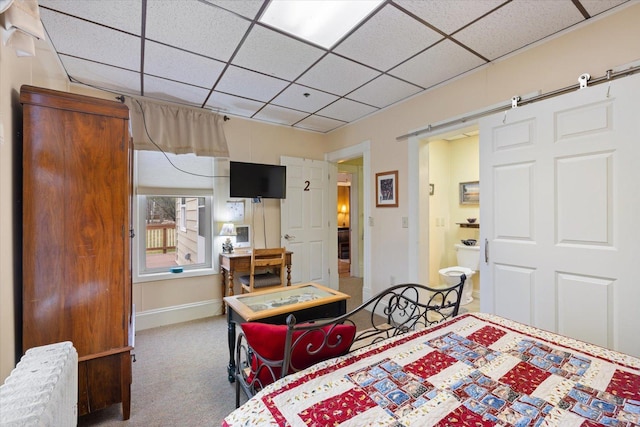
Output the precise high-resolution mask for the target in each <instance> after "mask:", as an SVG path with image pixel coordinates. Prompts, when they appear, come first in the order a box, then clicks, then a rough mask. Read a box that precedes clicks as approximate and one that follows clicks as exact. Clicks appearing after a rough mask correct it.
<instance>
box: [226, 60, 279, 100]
mask: <svg viewBox="0 0 640 427" xmlns="http://www.w3.org/2000/svg"><path fill="white" fill-rule="evenodd" d="M287 85H288V83H287V82H286V81H284V80H279V79H275V78H273V77H269V76H265V75H264V74H259V73H255V72H253V71H249V70H245V69H244V68H238V67H234V66H231V67H229V68H228V69H227V71H226V72H225V73H224V75H223V76H222V79H220V82H219V83H218V85H217V86H216V87H215V89H216V90H217V91H220V92H225V93H228V94H230V95H239V96H242V97H245V98H250V99H255V100H257V101H269V100H270V99H271V98H273V97H274V96H276V95H277V94H278V93H279V92H280V91H281V90H282V89H284V88H285V87H287Z"/></svg>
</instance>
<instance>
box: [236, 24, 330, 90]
mask: <svg viewBox="0 0 640 427" xmlns="http://www.w3.org/2000/svg"><path fill="white" fill-rule="evenodd" d="M324 54H325V52H324V51H323V50H321V49H318V48H316V47H313V46H311V45H308V44H306V43H302V42H300V41H298V40H295V39H293V38H291V37H288V36H285V35H282V34H279V33H277V32H275V31H272V30H269V29H267V28H264V27H262V26H259V25H256V26H255V27H254V28H253V30H252V31H251V33H250V34H249V36H248V37H247V39H246V40H245V41H244V43H243V44H242V47H241V48H240V50H239V51H238V53H237V54H236V56H235V58H234V59H233V62H232V63H233V64H235V65H239V66H242V67H245V68H249V69H252V70H256V71H260V72H262V73H265V74H268V75H271V76H274V77H280V78H283V79H288V80H294V79H295V78H296V77H298V76H299V75H300V74H302V73H303V72H304V71H305V70H306V69H307V68H309V67H310V66H311V65H312V64H313V63H314V62H316V61H317V60H318V59H320V57H321V56H322V55H324Z"/></svg>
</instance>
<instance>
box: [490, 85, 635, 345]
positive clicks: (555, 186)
mask: <svg viewBox="0 0 640 427" xmlns="http://www.w3.org/2000/svg"><path fill="white" fill-rule="evenodd" d="M639 95H640V77H639V76H634V77H626V78H622V79H619V80H616V81H613V82H610V83H605V84H600V85H598V86H594V87H588V88H584V89H580V90H577V91H576V92H574V93H570V94H567V95H562V96H558V97H556V98H553V99H549V100H546V101H541V102H538V103H535V104H531V105H528V106H523V107H518V108H515V109H512V110H510V111H507V112H506V113H500V114H496V115H494V116H490V117H487V118H485V119H482V120H481V121H480V163H481V171H480V184H481V194H482V196H481V197H482V202H481V208H480V209H481V211H480V216H481V218H482V228H481V239H482V240H481V242H482V245H483V248H482V252H481V256H482V259H481V269H480V271H481V279H482V284H481V309H482V310H483V311H487V312H493V313H496V314H498V315H501V316H504V317H508V318H511V319H514V320H517V321H520V322H523V323H527V324H531V325H535V326H538V327H541V328H544V329H548V330H551V331H554V332H558V333H560V334H562V335H567V336H570V337H574V338H578V339H581V340H584V341H587V342H591V343H594V344H598V345H601V346H605V347H609V348H614V349H617V350H620V351H623V352H626V353H630V354H633V355H636V356H640V334H639V333H638V326H639V325H640V280H639V279H638V268H637V266H638V265H639V261H640V256H639V255H638V254H640V251H639V250H638V249H637V248H638V245H639V244H640V239H639V237H640V231H639V228H638V227H637V225H636V221H638V215H639V214H640V194H638V191H640V186H639V184H638V181H639V179H640V97H639Z"/></svg>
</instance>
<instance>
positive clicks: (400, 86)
mask: <svg viewBox="0 0 640 427" xmlns="http://www.w3.org/2000/svg"><path fill="white" fill-rule="evenodd" d="M421 90H422V88H419V87H417V86H414V85H412V84H409V83H406V82H403V81H402V80H398V79H396V78H395V77H391V76H388V75H384V74H383V75H381V76H380V77H378V78H377V79H375V80H374V81H372V82H369V83H367V84H366V85H364V86H362V87H361V88H359V89H357V90H355V91H353V92H351V93H350V94H349V96H348V97H349V98H350V99H353V100H356V101H360V102H364V103H365V104H369V105H374V106H376V107H378V108H383V107H386V106H388V105H391V104H393V103H395V102H398V101H400V100H401V99H404V98H407V97H409V96H411V95H414V94H416V93H418V92H420V91H421Z"/></svg>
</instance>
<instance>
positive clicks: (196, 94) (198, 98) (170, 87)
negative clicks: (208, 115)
mask: <svg viewBox="0 0 640 427" xmlns="http://www.w3.org/2000/svg"><path fill="white" fill-rule="evenodd" d="M208 94H209V91H208V90H206V89H202V88H199V87H195V86H190V85H186V84H182V83H177V82H172V81H171V80H165V79H160V78H158V77H153V76H144V96H148V97H150V98H154V99H162V100H164V101H171V102H177V103H181V104H190V105H194V106H197V107H200V106H202V104H204V100H205V99H206V97H207V95H208Z"/></svg>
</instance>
